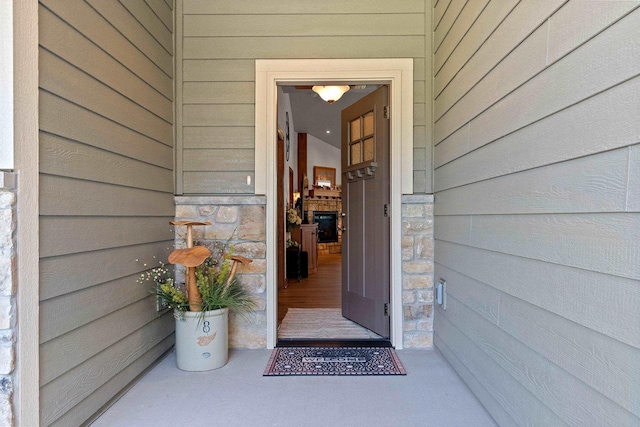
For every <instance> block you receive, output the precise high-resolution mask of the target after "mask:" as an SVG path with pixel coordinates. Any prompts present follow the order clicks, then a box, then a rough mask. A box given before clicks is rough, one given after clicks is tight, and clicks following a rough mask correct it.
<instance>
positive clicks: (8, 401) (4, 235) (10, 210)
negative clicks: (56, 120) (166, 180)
mask: <svg viewBox="0 0 640 427" xmlns="http://www.w3.org/2000/svg"><path fill="white" fill-rule="evenodd" d="M15 230H16V191H15V175H14V174H12V173H7V172H0V425H3V426H5V425H13V419H14V415H13V383H14V375H13V374H14V372H13V371H14V368H15V336H16V331H15V326H16V308H15V280H16V279H15V278H16V275H15V260H16V241H15Z"/></svg>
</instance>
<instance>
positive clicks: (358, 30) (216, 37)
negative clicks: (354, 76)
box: [176, 0, 432, 194]
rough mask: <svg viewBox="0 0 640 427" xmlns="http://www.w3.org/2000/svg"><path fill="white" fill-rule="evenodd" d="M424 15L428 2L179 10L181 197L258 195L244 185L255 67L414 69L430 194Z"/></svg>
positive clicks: (418, 135)
mask: <svg viewBox="0 0 640 427" xmlns="http://www.w3.org/2000/svg"><path fill="white" fill-rule="evenodd" d="M425 7H426V5H425V2H424V0H411V1H384V2H380V1H355V0H349V1H344V0H341V1H337V0H335V1H329V2H308V1H301V0H296V1H287V2H260V1H251V2H229V1H222V0H214V1H200V0H184V1H179V2H178V3H177V8H176V11H177V13H178V14H180V16H181V22H180V23H179V24H178V26H177V28H176V33H177V36H178V39H180V40H182V43H181V44H180V45H179V46H178V49H177V51H176V54H177V55H176V58H177V64H176V67H178V68H179V69H178V70H177V73H176V74H177V76H182V81H181V83H180V84H179V86H178V89H177V91H178V92H177V98H176V99H177V105H176V109H177V111H178V114H177V126H178V129H177V134H178V140H177V141H176V142H177V146H178V157H177V160H178V162H177V165H176V166H177V171H176V174H177V191H178V193H184V194H219V193H221V194H224V193H241V194H242V193H244V194H252V193H253V192H254V186H253V184H252V185H247V183H246V181H247V175H250V176H251V177H252V182H253V181H254V180H253V174H254V156H255V155H254V151H253V147H254V141H253V126H254V108H255V105H254V103H255V88H254V83H255V71H254V68H255V60H256V59H287V58H288V59H291V58H296V59H299V58H301V59H305V58H401V57H407V58H413V59H414V64H415V65H414V67H415V70H414V87H415V90H414V102H415V105H414V109H415V123H414V124H415V132H414V191H415V192H416V193H425V192H426V193H431V175H432V171H431V152H432V150H431V128H430V126H428V125H427V124H428V123H430V122H431V112H430V111H431V102H430V101H429V103H428V105H425V99H427V97H426V96H425V93H430V91H431V82H430V81H429V82H427V81H426V73H425V68H431V66H430V63H429V65H428V67H425V57H427V56H429V55H430V54H429V53H428V52H430V49H431V47H430V38H429V39H427V38H426V36H425V27H426V26H427V25H430V23H429V24H426V21H427V19H428V17H430V14H429V13H425ZM427 12H428V11H427ZM428 36H429V37H430V34H428ZM428 59H429V61H430V59H431V58H430V56H429V58H428ZM428 99H429V100H430V99H431V97H430V96H429V97H428ZM203 166H206V168H203Z"/></svg>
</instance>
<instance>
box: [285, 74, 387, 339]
mask: <svg viewBox="0 0 640 427" xmlns="http://www.w3.org/2000/svg"><path fill="white" fill-rule="evenodd" d="M346 87H347V88H349V90H348V92H347V93H346V94H344V95H343V96H342V98H341V99H339V100H336V101H335V102H332V103H327V102H326V101H324V100H322V99H321V98H320V97H319V96H318V95H317V94H316V93H315V92H313V91H312V87H311V86H310V85H295V86H279V87H278V108H277V110H278V127H279V135H284V138H283V139H285V140H284V141H280V140H279V141H278V144H281V146H280V145H279V150H278V156H279V157H278V165H279V168H278V185H279V188H278V195H279V199H278V202H279V203H280V206H279V207H278V211H279V212H283V211H286V212H287V215H285V217H286V219H285V227H283V226H282V225H281V223H280V222H281V219H280V218H278V230H284V229H286V230H287V231H288V232H287V233H286V236H285V235H281V234H279V235H278V239H277V240H278V242H279V245H280V246H285V247H284V248H281V250H279V255H281V254H284V257H283V258H279V259H278V268H279V269H283V270H284V271H285V272H286V274H282V272H281V271H279V273H278V278H279V281H280V282H279V284H278V298H277V301H278V304H277V307H278V340H279V345H280V344H282V343H286V342H287V341H290V340H298V341H301V340H334V341H361V340H364V341H377V343H378V345H384V344H387V343H388V341H389V323H390V322H389V311H388V302H389V298H390V288H389V282H390V281H389V235H390V233H389V228H388V227H389V221H388V219H389V218H388V216H389V215H386V218H384V217H383V215H378V213H381V212H383V205H384V204H385V203H387V204H388V198H389V176H388V174H389V165H388V163H389V162H388V160H389V159H388V152H389V150H388V148H389V147H388V140H389V138H388V119H389V117H388V116H386V115H385V114H384V113H383V111H385V112H386V111H387V110H384V109H385V108H388V100H387V94H388V86H386V85H379V84H363V83H362V82H360V83H358V84H357V85H355V84H354V85H349V86H346ZM380 94H382V97H381V96H380ZM376 100H377V104H376ZM354 108H355V109H354ZM360 110H362V111H360ZM365 110H366V111H365ZM374 111H377V114H376V115H375V116H374V114H373V113H374ZM345 112H349V114H352V115H353V114H355V116H354V117H347V119H346V121H345V119H344V114H345ZM360 113H362V114H360ZM374 123H379V126H378V127H376V132H374V126H373V124H374ZM378 128H379V129H378ZM301 131H302V132H301ZM374 141H375V143H374ZM375 147H378V148H379V149H378V150H377V151H375V150H374V148H375ZM356 157H357V158H356ZM294 169H296V170H297V175H298V176H299V177H301V179H299V180H298V182H295V183H294V180H293V178H292V177H293V175H295V173H294ZM287 174H288V175H287ZM342 183H345V184H347V185H346V191H345V192H343V191H342ZM280 186H281V187H282V188H280ZM356 193H358V194H360V196H357V195H356ZM378 193H379V194H378ZM287 194H288V195H289V197H288V198H287V197H286V196H285V199H286V200H282V196H284V195H287ZM349 194H351V195H352V199H353V201H352V203H351V205H350V206H351V208H350V209H347V210H345V209H343V206H345V204H346V205H348V204H349V198H348V197H347V196H348V195H349ZM376 194H377V196H376ZM293 195H295V196H293ZM365 195H368V196H367V197H364V196H365ZM374 196H375V197H374ZM294 199H295V203H294ZM360 199H362V200H368V201H367V205H366V207H365V205H364V204H362V203H360ZM372 203H378V204H380V206H379V209H378V208H375V209H374V208H373V207H372V206H371V204H372ZM374 211H375V214H374ZM367 218H368V219H367ZM375 218H378V220H376V219H375ZM296 219H297V220H298V221H299V222H302V224H297V223H296ZM350 219H351V220H352V222H351V226H352V228H351V227H350V229H351V230H352V231H351V234H349V233H348V232H347V227H346V226H345V224H346V223H347V222H348V221H349V220H350ZM356 219H357V220H356ZM376 221H377V222H376ZM365 223H366V224H367V231H368V232H367V233H363V231H365ZM358 230H359V231H358ZM384 230H386V231H384ZM365 235H366V238H365ZM356 236H358V238H359V239H360V240H362V241H361V242H358V241H357V238H356ZM283 241H285V242H286V243H284V245H283V244H282V242H283ZM343 242H347V243H348V242H351V244H350V245H348V247H350V248H351V250H344V251H343ZM367 243H368V244H367ZM359 247H367V248H368V249H366V250H363V251H359V250H358V248H359ZM363 255H366V257H363ZM378 255H379V256H378ZM360 272H361V273H360ZM356 282H360V283H357V284H356ZM343 283H344V284H345V285H346V286H345V287H344V289H343V286H342V285H343ZM349 285H350V286H349ZM364 285H367V286H364ZM374 285H375V286H374ZM376 286H377V288H376ZM361 288H362V289H363V290H364V289H365V288H366V289H367V294H366V295H364V294H363V292H360V291H359V289H361ZM372 291H377V293H378V294H379V298H378V299H377V300H376V299H371V297H370V296H371V295H373V294H374V293H375V292H372ZM376 312H378V313H377V314H378V315H376ZM374 330H375V332H374ZM376 332H378V333H376Z"/></svg>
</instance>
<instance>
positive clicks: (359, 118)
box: [342, 86, 390, 337]
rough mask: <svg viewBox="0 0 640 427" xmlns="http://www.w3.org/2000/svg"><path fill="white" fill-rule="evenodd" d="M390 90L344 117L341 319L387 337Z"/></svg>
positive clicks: (382, 90) (351, 108)
mask: <svg viewBox="0 0 640 427" xmlns="http://www.w3.org/2000/svg"><path fill="white" fill-rule="evenodd" d="M387 100H388V88H387V87H386V86H383V87H380V88H379V89H377V90H376V91H375V92H372V93H370V94H369V95H367V96H365V97H364V98H362V99H361V100H359V101H357V102H356V103H354V104H353V105H351V106H349V107H347V108H345V109H344V110H343V111H342V203H343V215H344V218H343V220H342V226H343V232H342V315H343V316H344V317H346V318H348V319H351V320H353V321H354V322H356V323H359V324H360V325H362V326H364V327H366V328H368V329H370V330H372V331H373V332H375V333H377V334H378V335H381V336H383V337H389V312H388V304H389V298H390V278H389V256H390V255H389V245H390V244H389V240H390V217H389V213H390V206H389V199H390V191H389V119H388V118H386V117H385V106H386V105H388V103H387Z"/></svg>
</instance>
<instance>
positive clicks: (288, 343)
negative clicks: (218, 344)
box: [276, 338, 393, 347]
mask: <svg viewBox="0 0 640 427" xmlns="http://www.w3.org/2000/svg"><path fill="white" fill-rule="evenodd" d="M276 347H393V346H392V345H391V341H389V339H386V338H385V339H377V340H376V339H366V340H365V339H361V340H359V339H351V340H343V339H316V338H313V339H306V338H281V339H279V340H278V343H277V344H276Z"/></svg>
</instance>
